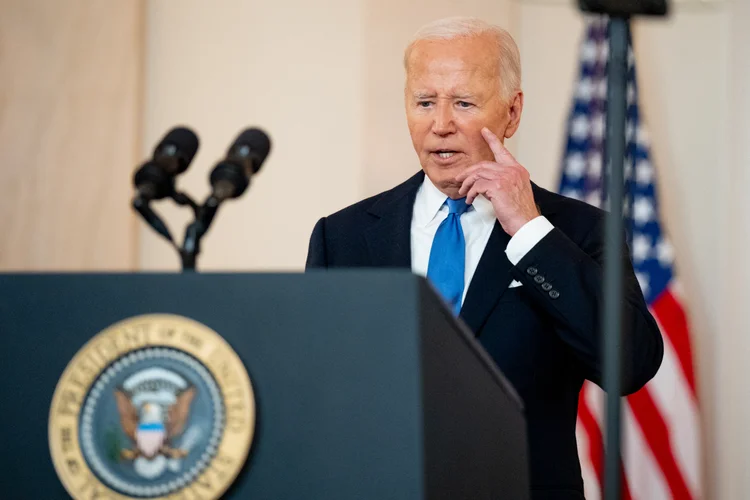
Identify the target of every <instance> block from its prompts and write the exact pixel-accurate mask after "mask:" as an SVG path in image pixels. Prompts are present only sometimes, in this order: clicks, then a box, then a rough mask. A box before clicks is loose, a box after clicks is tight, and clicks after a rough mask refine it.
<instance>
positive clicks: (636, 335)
mask: <svg viewBox="0 0 750 500" xmlns="http://www.w3.org/2000/svg"><path fill="white" fill-rule="evenodd" d="M603 225H604V218H601V219H599V220H597V222H596V223H595V224H594V227H593V229H592V230H591V231H590V232H589V234H588V235H587V237H586V238H585V239H584V241H583V242H582V243H581V245H580V247H579V246H578V245H576V244H575V243H574V242H573V241H572V240H570V238H568V237H567V236H566V235H565V234H564V233H563V232H562V231H560V230H559V229H557V228H555V229H553V230H552V231H550V232H549V233H548V234H547V235H546V236H545V237H544V238H543V239H542V240H541V241H540V242H539V243H537V244H536V246H534V247H533V248H532V249H531V250H530V251H529V252H528V253H527V254H526V255H525V256H524V257H523V258H522V259H521V260H520V261H519V262H518V264H517V265H516V266H515V268H514V274H515V275H516V277H517V278H516V279H518V280H519V281H521V282H522V283H523V285H524V289H525V291H526V293H527V296H530V297H531V298H532V300H534V301H535V302H536V303H537V304H538V305H539V306H540V307H542V308H543V309H544V310H545V311H547V312H548V313H549V314H550V315H551V316H552V317H554V318H555V322H556V324H557V326H556V331H557V334H558V335H559V336H560V338H561V339H562V340H563V342H565V343H566V344H567V345H568V346H569V347H570V348H571V350H572V352H573V354H574V355H575V357H576V358H577V359H578V360H579V361H580V364H581V366H582V367H583V370H584V375H585V377H586V378H587V379H589V380H591V381H592V382H594V383H596V384H597V385H599V386H601V385H602V373H603V369H602V368H603V366H602V365H603V363H602V342H601V335H600V330H601V317H602V314H603V311H604V296H603V295H604V294H603V282H604V270H603V261H604V242H603V238H602V234H603V232H602V229H603ZM622 255H623V264H624V271H625V274H624V292H623V302H624V303H623V329H622V341H621V352H622V379H621V380H622V386H621V391H622V394H623V395H626V394H632V393H633V392H636V391H637V390H638V389H640V388H641V387H643V386H644V385H645V384H646V382H648V381H649V380H650V379H651V378H653V376H654V375H655V374H656V372H657V370H658V369H659V366H660V365H661V361H662V357H663V356H664V343H663V340H662V337H661V333H660V331H659V327H658V326H657V324H656V321H655V320H654V318H653V316H651V313H650V312H649V310H648V306H647V305H646V302H645V300H644V298H643V294H642V293H641V289H640V286H639V284H638V280H637V279H636V277H635V273H634V272H633V266H632V264H631V262H630V258H629V252H628V251H627V247H625V248H624V251H623V252H622Z"/></svg>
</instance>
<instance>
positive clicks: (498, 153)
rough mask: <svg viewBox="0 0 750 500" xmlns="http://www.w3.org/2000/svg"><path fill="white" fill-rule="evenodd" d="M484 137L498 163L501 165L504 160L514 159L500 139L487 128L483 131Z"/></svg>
mask: <svg viewBox="0 0 750 500" xmlns="http://www.w3.org/2000/svg"><path fill="white" fill-rule="evenodd" d="M482 137H484V140H485V141H487V144H488V145H489V146H490V149H491V150H492V154H493V155H495V161H496V162H498V163H501V162H502V159H503V158H508V157H510V158H513V157H512V156H511V154H510V151H508V150H507V149H505V146H503V143H502V142H501V141H500V139H498V138H497V136H496V135H495V134H493V133H492V131H491V130H490V129H488V128H487V127H484V128H483V129H482Z"/></svg>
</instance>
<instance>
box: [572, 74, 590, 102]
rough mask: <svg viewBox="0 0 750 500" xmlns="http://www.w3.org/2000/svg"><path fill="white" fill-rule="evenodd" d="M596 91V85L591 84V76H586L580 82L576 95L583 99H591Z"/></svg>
mask: <svg viewBox="0 0 750 500" xmlns="http://www.w3.org/2000/svg"><path fill="white" fill-rule="evenodd" d="M593 93H594V87H593V85H592V84H591V78H584V79H582V80H581V81H580V82H578V88H577V91H576V97H577V98H578V99H581V100H582V101H590V100H591V95H592V94H593Z"/></svg>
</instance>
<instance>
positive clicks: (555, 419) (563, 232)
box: [307, 172, 664, 500]
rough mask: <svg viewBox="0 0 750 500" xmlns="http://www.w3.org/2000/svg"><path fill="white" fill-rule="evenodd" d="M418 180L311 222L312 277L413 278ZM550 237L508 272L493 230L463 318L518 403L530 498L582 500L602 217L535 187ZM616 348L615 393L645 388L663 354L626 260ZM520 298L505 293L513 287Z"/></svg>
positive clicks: (596, 345)
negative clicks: (387, 274) (585, 387)
mask: <svg viewBox="0 0 750 500" xmlns="http://www.w3.org/2000/svg"><path fill="white" fill-rule="evenodd" d="M423 179H424V173H422V172H420V173H418V174H417V175H415V176H413V177H412V178H411V179H409V180H407V181H406V182H405V183H403V184H401V185H399V186H397V187H395V188H393V189H391V190H390V191H386V192H384V193H381V194H379V195H377V196H374V197H372V198H368V199H366V200H364V201H361V202H359V203H357V204H355V205H352V206H350V207H348V208H345V209H343V210H341V211H339V212H337V213H335V214H333V215H330V216H328V217H324V218H322V219H320V220H319V221H318V223H317V224H316V225H315V228H314V230H313V232H312V237H311V239H310V247H309V251H308V257H307V268H308V269H309V268H334V267H403V268H410V267H411V248H410V247H411V236H410V230H411V219H412V211H413V206H414V199H415V196H416V193H417V190H418V189H419V186H420V185H421V184H422V181H423ZM532 188H533V192H534V198H535V201H536V203H537V205H538V206H539V208H540V212H541V213H542V215H544V216H545V217H546V218H547V219H549V221H550V222H551V223H552V225H553V226H555V229H553V230H552V231H551V232H550V233H549V234H548V235H547V236H545V237H544V239H542V240H541V241H540V242H539V243H538V244H537V245H536V246H534V248H533V249H532V250H531V251H530V252H529V253H528V254H527V255H526V256H524V258H523V259H522V260H521V261H520V262H519V263H518V265H516V266H514V265H512V264H511V263H510V261H509V260H508V259H507V257H506V255H505V248H506V246H507V244H508V241H510V236H508V234H506V233H505V231H503V229H502V226H500V224H499V223H498V222H496V223H495V227H494V228H493V231H492V234H491V236H490V239H489V242H488V243H487V247H486V248H485V250H484V253H483V254H482V257H481V260H480V262H479V266H478V267H477V270H476V272H475V274H474V277H473V278H472V280H471V283H470V285H469V289H468V291H467V294H466V299H465V300H464V304H463V307H462V309H461V313H460V316H461V318H462V319H463V320H464V322H466V324H467V325H468V326H469V327H470V328H471V330H472V331H473V332H474V333H475V334H476V336H477V338H478V340H479V342H480V343H481V344H482V345H483V346H484V348H485V349H486V350H487V352H488V353H489V354H490V356H491V357H492V358H493V359H494V360H495V362H496V363H497V365H498V367H499V368H500V370H501V371H502V372H503V374H504V375H505V376H506V377H507V378H508V380H509V381H510V382H511V383H512V384H513V385H514V386H515V388H516V390H517V391H518V393H519V395H520V396H521V398H522V399H523V401H524V405H525V412H526V420H527V430H528V443H529V457H530V458H529V460H530V464H529V466H530V473H531V487H532V498H534V499H535V500H541V499H556V500H557V499H561V500H562V499H582V498H583V481H582V479H581V469H580V464H579V461H578V454H577V448H576V437H575V428H576V413H577V408H578V394H579V391H580V389H581V386H582V384H583V382H584V380H585V379H588V380H591V381H593V382H595V383H596V384H599V385H601V384H602V359H601V339H600V335H599V331H600V316H601V314H602V305H603V304H602V302H603V300H602V282H603V279H602V275H603V269H602V262H603V253H604V241H603V226H604V219H605V213H604V212H603V211H601V210H599V209H597V208H594V207H592V206H590V205H587V204H585V203H582V202H578V201H576V200H572V199H569V198H565V197H563V196H560V195H557V194H554V193H551V192H549V191H546V190H544V189H542V188H539V187H538V186H536V185H533V184H532ZM626 250H627V249H625V250H624V251H623V259H624V260H625V262H626V266H625V268H626V274H625V294H624V304H623V305H624V317H625V324H624V330H623V339H622V360H623V373H622V375H623V378H622V382H623V384H622V392H623V394H630V393H632V392H635V391H637V390H638V389H640V388H641V387H642V386H643V385H644V384H645V383H646V382H647V381H648V380H650V379H651V378H652V377H653V376H654V375H655V374H656V371H657V369H658V368H659V365H660V364H661V360H662V356H663V352H664V345H663V343H662V338H661V334H660V332H659V329H658V327H657V325H656V322H655V321H654V319H653V317H652V316H651V314H650V313H649V311H648V308H647V306H646V303H645V301H644V298H643V295H642V293H641V290H640V287H639V285H638V281H637V280H636V278H635V275H634V273H633V268H632V265H631V262H630V259H629V258H628V253H627V251H626ZM514 279H515V280H518V281H520V282H521V283H522V286H520V287H514V288H508V285H509V284H510V283H511V281H512V280H514Z"/></svg>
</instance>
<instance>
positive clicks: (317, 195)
mask: <svg viewBox="0 0 750 500" xmlns="http://www.w3.org/2000/svg"><path fill="white" fill-rule="evenodd" d="M147 17H148V31H147V42H146V44H147V45H146V46H147V51H146V53H147V71H146V106H145V110H144V116H145V121H144V124H145V127H144V149H143V153H144V155H145V154H147V150H149V149H150V148H152V147H153V144H155V143H156V142H157V141H158V139H159V137H160V136H161V134H163V133H164V131H166V130H167V129H168V128H169V127H171V126H173V125H174V124H176V123H184V124H188V125H190V126H192V127H193V128H194V129H195V131H196V132H197V133H198V135H199V136H200V139H201V147H200V150H199V153H198V155H197V156H196V158H195V160H194V162H193V166H192V167H191V169H190V171H189V172H188V173H187V174H186V175H185V176H184V177H183V178H182V179H181V181H180V186H181V187H183V188H185V189H187V190H188V191H189V192H191V193H195V194H199V195H200V197H201V198H202V197H204V196H205V195H206V194H208V191H209V188H208V181H207V178H208V173H209V172H210V170H211V168H212V167H213V165H214V164H215V162H216V161H218V160H219V159H220V158H221V157H222V155H223V154H224V153H225V151H226V149H227V147H228V146H229V144H230V143H231V142H232V141H233V140H234V137H235V136H236V135H237V133H238V132H239V131H240V130H241V129H243V128H244V127H246V126H248V125H260V126H261V127H262V128H264V129H265V130H266V131H267V132H268V134H269V135H270V137H271V140H272V143H273V146H272V151H271V154H270V156H269V157H268V160H267V161H266V163H265V165H264V166H263V169H262V171H261V172H260V174H259V175H258V176H257V177H256V178H254V180H253V185H252V186H251V187H250V190H249V192H247V193H246V194H245V195H244V196H243V197H242V198H240V199H239V200H235V201H233V202H227V203H226V205H225V206H224V207H223V208H222V209H221V211H220V212H219V215H218V217H217V219H216V222H215V223H214V225H213V227H212V228H211V231H210V232H209V233H208V235H207V237H206V239H205V244H204V253H203V255H202V257H201V259H200V261H199V267H200V268H202V269H204V270H216V269H223V270H244V269H276V270H286V269H301V267H302V266H303V265H304V261H305V256H306V254H307V242H308V238H309V236H310V232H311V231H312V228H313V225H314V224H315V221H316V220H317V218H318V217H320V216H322V215H323V214H326V213H330V212H331V211H333V210H336V209H337V208H340V207H343V206H345V205H347V204H349V203H353V202H354V201H356V200H357V199H358V198H360V197H361V195H362V192H363V191H362V176H363V169H362V160H363V148H362V127H361V120H362V116H363V114H364V111H365V108H364V104H365V101H366V99H365V97H364V96H363V94H362V88H363V83H362V80H363V71H362V67H363V62H362V61H363V57H362V54H363V50H362V18H363V11H362V5H361V3H360V2H356V1H351V0H327V1H316V2H309V1H307V0H277V1H273V2H247V1H242V0H223V1H220V2H207V1H203V0H184V1H183V0H181V1H179V2H176V1H164V0H153V1H149V2H148V16H147ZM164 213H165V214H166V216H167V218H168V221H169V223H170V224H172V225H173V227H174V228H179V230H177V229H175V230H173V232H176V233H179V238H180V240H182V234H181V233H182V227H183V226H184V224H185V222H187V217H188V215H189V214H188V213H187V211H181V213H180V211H178V210H175V209H172V207H170V206H166V207H164ZM141 235H142V239H141V245H140V264H141V268H142V269H177V265H178V260H177V258H176V256H175V255H174V251H173V250H172V249H171V248H170V247H169V246H168V245H167V244H166V243H165V242H163V241H162V240H159V239H157V238H156V237H154V236H153V235H152V234H151V232H150V231H149V230H148V229H147V228H145V227H143V226H142V229H141Z"/></svg>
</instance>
